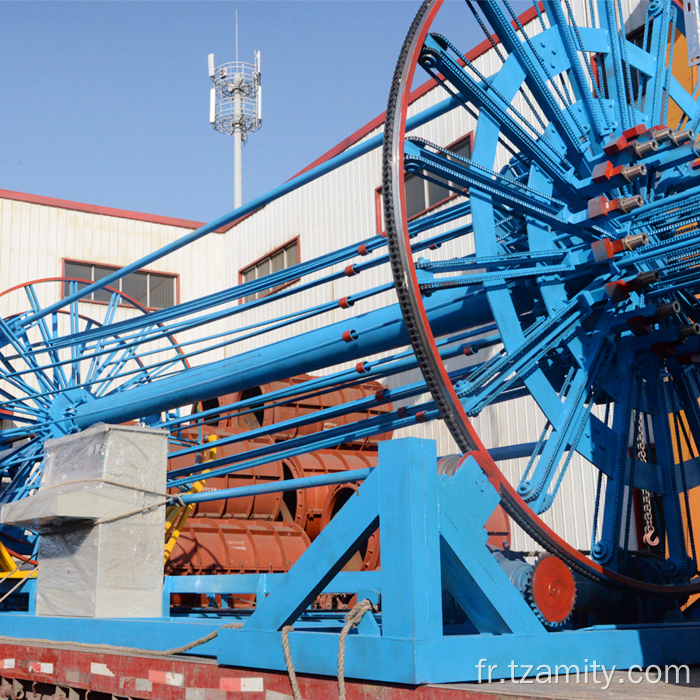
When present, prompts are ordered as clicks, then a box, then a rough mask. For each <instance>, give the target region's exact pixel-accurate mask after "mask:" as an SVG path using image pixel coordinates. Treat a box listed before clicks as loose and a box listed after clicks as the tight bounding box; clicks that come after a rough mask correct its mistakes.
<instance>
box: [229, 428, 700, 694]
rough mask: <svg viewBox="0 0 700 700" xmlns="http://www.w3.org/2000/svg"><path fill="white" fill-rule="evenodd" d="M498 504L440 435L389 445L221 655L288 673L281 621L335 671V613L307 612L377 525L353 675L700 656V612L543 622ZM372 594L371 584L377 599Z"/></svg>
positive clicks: (511, 671)
mask: <svg viewBox="0 0 700 700" xmlns="http://www.w3.org/2000/svg"><path fill="white" fill-rule="evenodd" d="M498 502H499V498H498V495H497V493H496V491H495V489H494V488H493V487H492V486H491V485H490V483H489V482H488V480H487V479H486V477H485V476H484V474H483V472H482V470H481V469H480V468H479V466H478V464H477V463H476V461H475V460H474V459H473V458H470V459H467V460H466V461H465V462H464V463H463V464H462V466H461V467H460V468H459V470H458V471H457V472H456V473H455V475H454V476H452V477H448V476H445V475H441V476H438V473H437V458H436V453H435V443H434V442H433V441H429V440H419V439H415V438H405V439H401V440H392V441H387V442H384V443H381V444H380V454H379V466H378V467H377V468H376V469H375V470H374V472H373V473H372V474H371V476H370V477H369V478H367V479H366V481H365V482H364V484H363V485H362V486H361V488H360V489H359V491H358V492H357V494H356V495H355V496H353V497H352V498H351V499H350V500H349V501H348V503H347V504H346V505H345V507H344V508H343V509H342V510H341V511H340V513H338V515H337V516H336V517H335V518H334V520H333V521H332V522H331V524H330V525H329V526H328V527H326V528H325V529H324V530H323V532H322V533H321V534H320V535H319V536H318V538H317V539H316V540H315V541H314V543H313V544H312V545H311V547H310V548H309V549H308V550H307V552H306V553H305V554H304V555H303V556H302V557H301V559H300V560H299V561H298V562H297V564H296V565H295V566H294V567H293V568H292V569H291V570H290V571H289V573H287V574H286V575H285V576H284V577H283V578H281V579H280V580H279V582H278V583H277V584H276V585H275V586H274V587H273V588H272V589H271V591H270V593H269V595H268V596H267V597H266V598H265V599H264V600H259V601H258V607H257V610H256V611H255V612H254V613H253V614H252V615H251V617H250V618H249V619H248V620H247V622H246V623H245V624H244V626H243V628H242V629H224V630H222V631H221V632H220V635H219V638H218V640H217V641H218V653H217V657H218V660H219V663H222V664H226V665H232V666H239V667H250V668H264V669H274V670H284V669H285V660H284V654H283V650H282V639H281V636H282V633H281V630H282V628H283V627H284V626H285V625H294V631H292V632H291V633H290V635H289V643H290V648H291V653H292V659H293V662H294V665H295V668H296V670H297V672H298V673H302V674H304V673H305V674H319V675H329V676H333V675H336V674H337V671H338V658H337V657H338V631H339V625H338V622H337V621H335V622H334V623H330V622H329V621H328V620H327V619H326V620H325V622H324V619H323V617H322V616H321V615H314V614H313V613H312V612H310V611H307V609H308V606H309V605H310V603H311V602H312V601H313V600H314V598H315V597H316V596H317V595H318V594H319V593H321V592H322V591H323V589H324V588H325V587H326V586H327V585H328V584H329V582H330V581H331V580H333V579H334V578H335V576H336V575H337V574H338V572H339V571H340V570H341V569H342V567H343V566H344V565H345V563H346V562H347V561H348V560H349V559H350V557H351V556H352V554H353V552H354V551H355V549H356V547H357V546H358V545H359V544H361V543H362V541H363V540H364V539H365V538H367V537H368V536H369V535H370V534H371V533H372V532H373V531H374V530H375V529H376V528H377V527H378V526H379V527H380V541H381V551H382V563H381V574H380V578H379V581H380V591H378V597H379V599H380V600H381V605H380V608H381V612H380V613H374V614H373V613H368V614H367V615H366V616H365V619H364V620H363V624H361V625H360V627H359V629H358V630H357V631H356V633H353V634H351V635H349V636H348V638H347V641H346V656H345V673H346V675H347V676H348V677H355V678H363V679H367V680H374V681H380V682H394V683H410V684H418V683H436V682H442V683H446V682H456V681H470V680H486V679H487V677H488V676H489V675H490V676H491V678H492V679H498V678H510V677H511V676H512V677H515V678H519V677H522V675H523V674H524V673H525V672H526V670H528V668H529V671H530V673H536V672H537V669H538V667H540V668H541V669H543V670H542V671H541V672H545V671H546V669H549V671H550V672H551V673H552V674H554V673H557V669H559V670H558V673H566V672H567V669H568V672H569V673H575V668H578V669H579V670H580V673H582V674H583V673H584V671H587V670H590V669H591V668H592V664H594V663H595V664H597V668H598V669H600V667H601V666H605V668H606V669H610V668H612V667H613V666H615V667H616V668H617V669H621V668H629V667H630V666H632V665H635V664H636V665H639V666H647V665H649V664H672V663H676V664H680V663H687V664H690V663H697V662H699V661H700V625H698V624H697V623H695V622H686V623H677V624H665V625H664V624H661V625H641V626H621V627H615V626H599V627H592V628H588V629H585V630H576V631H574V630H560V631H554V632H552V631H547V630H546V629H545V628H544V627H543V626H542V624H541V623H540V621H539V620H538V618H537V616H536V615H535V613H534V612H533V611H532V610H531V608H530V607H529V605H528V604H527V603H526V601H525V600H524V599H523V597H522V596H521V595H520V593H519V592H518V591H517V589H516V588H515V586H514V585H513V584H512V583H511V581H510V579H509V578H508V576H507V575H506V573H505V572H504V571H503V570H502V569H501V567H500V566H499V564H498V562H497V561H496V560H495V558H494V557H493V555H492V554H491V552H490V551H489V550H488V548H487V547H486V540H487V534H486V531H485V530H484V524H485V523H486V520H487V519H488V517H489V516H490V515H491V513H492V512H493V510H494V508H495V507H496V506H497V505H498ZM372 583H373V584H375V585H376V578H375V579H374V580H373V581H372ZM443 586H444V587H445V588H447V589H448V590H449V591H450V592H451V593H452V594H453V595H454V596H455V598H456V599H457V601H458V602H459V603H460V606H461V607H462V608H463V609H464V611H465V612H466V613H467V615H468V616H469V619H470V622H471V623H472V625H473V628H472V629H473V632H471V633H465V634H446V633H445V632H446V630H445V629H444V628H443V615H442V590H443ZM371 588H372V586H367V589H371ZM375 595H376V594H375ZM375 595H373V594H372V592H371V591H369V592H366V597H370V599H372V598H373V597H375ZM359 597H360V596H358V598H359ZM370 615H371V616H372V617H371V618H370V619H369V620H368V616H370ZM574 667H575V668H574Z"/></svg>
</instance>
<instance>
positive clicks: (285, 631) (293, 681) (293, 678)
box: [282, 625, 303, 700]
mask: <svg viewBox="0 0 700 700" xmlns="http://www.w3.org/2000/svg"><path fill="white" fill-rule="evenodd" d="M293 631H294V627H292V626H291V625H285V626H284V627H283V628H282V650H283V651H284V662H285V663H286V664H287V673H288V674H289V685H291V686H292V695H294V700H303V699H302V697H301V690H300V689H299V681H297V674H296V671H295V670H294V662H293V661H292V650H291V649H290V648H289V633H290V632H293Z"/></svg>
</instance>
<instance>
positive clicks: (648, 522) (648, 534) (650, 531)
mask: <svg viewBox="0 0 700 700" xmlns="http://www.w3.org/2000/svg"><path fill="white" fill-rule="evenodd" d="M637 426H638V427H637V459H638V460H639V461H640V462H647V461H648V460H647V445H646V441H645V440H644V419H643V418H642V412H641V411H640V412H639V413H638V414H637ZM641 492H642V493H641V495H642V513H643V517H644V537H643V538H642V539H643V540H644V542H645V543H646V544H648V545H649V546H650V547H657V546H658V544H659V542H660V540H659V538H658V537H656V536H655V534H654V533H655V528H654V515H653V513H652V510H651V493H650V492H649V491H647V490H646V489H641Z"/></svg>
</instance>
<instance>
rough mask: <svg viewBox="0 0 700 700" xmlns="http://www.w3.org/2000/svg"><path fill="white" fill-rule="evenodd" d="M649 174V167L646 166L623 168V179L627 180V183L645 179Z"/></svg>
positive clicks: (627, 166)
mask: <svg viewBox="0 0 700 700" xmlns="http://www.w3.org/2000/svg"><path fill="white" fill-rule="evenodd" d="M646 174H647V166H646V165H644V164H639V165H625V166H623V167H622V177H624V178H625V180H627V182H632V180H636V179H637V178H638V177H644V176H645V175H646Z"/></svg>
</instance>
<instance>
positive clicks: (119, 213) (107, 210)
mask: <svg viewBox="0 0 700 700" xmlns="http://www.w3.org/2000/svg"><path fill="white" fill-rule="evenodd" d="M0 199H11V200H14V201H15V202H28V203H29V204H43V205H45V206H47V207H58V208H59V209H69V210H71V211H82V212H85V213H86V214H101V215H103V216H115V217H118V218H120V219H133V220H134V221H146V222H148V223H151V224H163V225H164V226H177V227H179V228H187V229H192V230H194V229H198V228H200V227H201V226H204V224H203V223H202V222H199V221H190V220H188V219H175V218H173V217H171V216H157V215H155V214H143V213H141V212H138V211H128V210H126V209H113V208H112V207H98V206H95V205H94V204H84V203H82V202H71V201H69V200H67V199H55V198H54V197H42V196H40V195H36V194H26V193H24V192H12V191H11V190H0Z"/></svg>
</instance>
